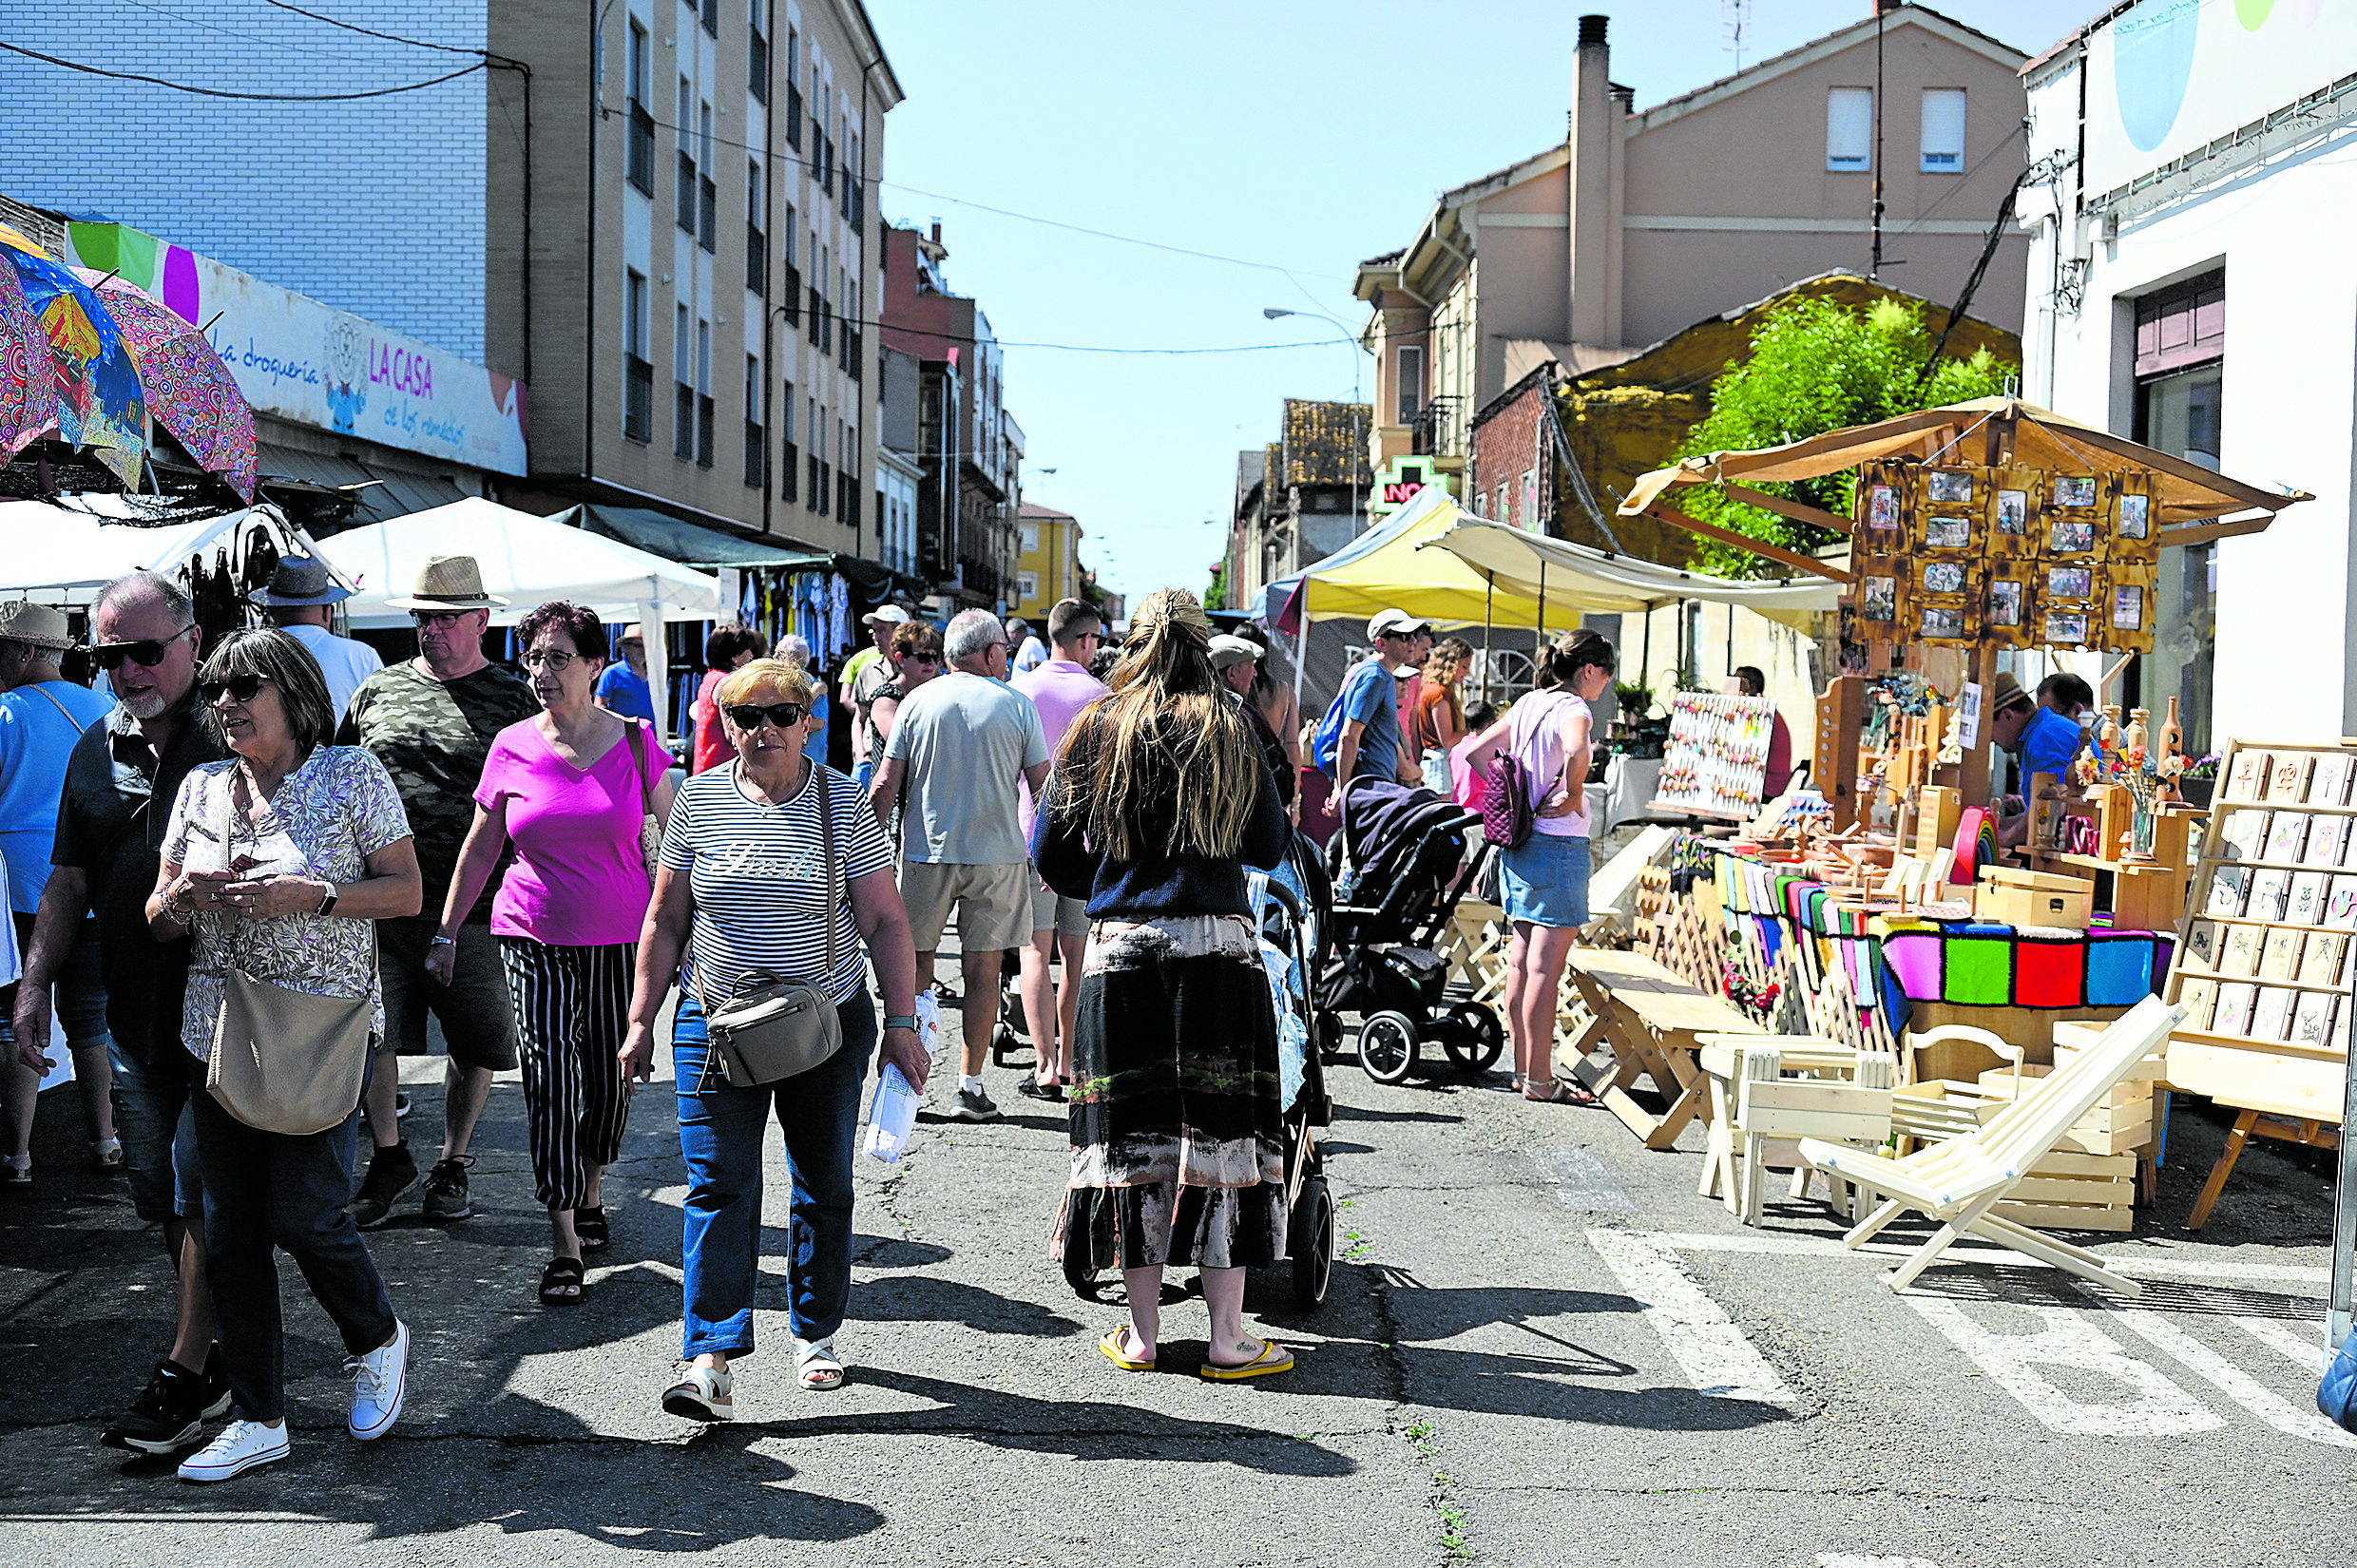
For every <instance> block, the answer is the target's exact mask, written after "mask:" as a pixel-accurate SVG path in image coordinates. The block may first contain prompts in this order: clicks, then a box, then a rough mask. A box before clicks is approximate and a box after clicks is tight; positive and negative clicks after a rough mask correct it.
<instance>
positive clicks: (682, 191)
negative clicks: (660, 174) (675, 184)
mask: <svg viewBox="0 0 2357 1568" xmlns="http://www.w3.org/2000/svg"><path fill="white" fill-rule="evenodd" d="M676 207H677V210H676V212H675V213H674V217H676V218H677V220H679V225H680V228H682V229H685V230H686V231H687V232H688V233H689V234H694V233H695V232H696V160H694V159H693V158H690V157H689V156H688V155H687V154H686V153H685V152H684V151H682V152H681V153H680V169H679V196H678V200H677V203H676Z"/></svg>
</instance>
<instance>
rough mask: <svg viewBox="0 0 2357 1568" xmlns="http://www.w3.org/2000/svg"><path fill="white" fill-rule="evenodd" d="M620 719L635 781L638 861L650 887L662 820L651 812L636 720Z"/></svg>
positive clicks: (659, 861) (651, 788) (659, 851)
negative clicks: (637, 811) (637, 793)
mask: <svg viewBox="0 0 2357 1568" xmlns="http://www.w3.org/2000/svg"><path fill="white" fill-rule="evenodd" d="M623 723H624V724H626V725H628V726H629V727H630V728H629V735H630V771H631V772H632V773H633V774H636V775H637V776H638V780H639V812H640V816H639V860H640V862H641V863H642V864H643V865H644V866H645V868H646V885H647V886H648V887H650V888H651V887H653V886H654V885H655V872H656V870H657V869H658V868H659V867H661V865H662V823H661V820H659V819H658V818H657V817H656V815H655V787H654V786H653V785H652V784H649V783H648V782H647V781H646V750H645V744H646V743H645V740H644V739H643V738H642V736H641V734H640V727H639V721H638V720H637V719H635V718H625V719H623Z"/></svg>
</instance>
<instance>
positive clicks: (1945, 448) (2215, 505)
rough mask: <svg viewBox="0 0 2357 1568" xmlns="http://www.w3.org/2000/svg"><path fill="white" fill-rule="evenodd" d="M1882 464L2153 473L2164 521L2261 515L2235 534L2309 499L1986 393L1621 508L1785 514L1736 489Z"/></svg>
mask: <svg viewBox="0 0 2357 1568" xmlns="http://www.w3.org/2000/svg"><path fill="white" fill-rule="evenodd" d="M1884 458H1891V459H1910V458H1911V459H1913V460H1915V461H1918V462H1923V463H1933V462H1936V461H1939V460H1941V459H1943V458H1945V460H1947V461H1949V462H1953V463H1959V464H1983V463H1985V464H1989V465H1998V464H2002V465H2004V466H2009V467H2016V468H2044V469H2047V470H2049V471H2052V472H2056V473H2067V474H2118V473H2124V472H2137V473H2150V474H2151V475H2152V495H2153V501H2154V505H2155V507H2156V510H2157V511H2158V512H2159V514H2160V516H2159V521H2160V522H2161V523H2162V525H2164V526H2166V525H2168V524H2172V523H2177V524H2185V523H2197V522H2201V521H2204V520H2207V519H2211V518H2218V517H2225V516H2228V515H2229V514H2232V513H2239V512H2247V511H2260V512H2264V513H2266V514H2267V516H2266V517H2265V518H2263V519H2258V520H2254V521H2252V522H2250V523H2246V524H2243V525H2240V526H2233V527H2232V529H2231V531H2232V532H2237V533H2240V532H2254V531H2256V530H2257V529H2258V528H2263V527H2265V526H2266V525H2267V523H2268V522H2271V521H2272V520H2273V517H2274V514H2275V513H2277V512H2279V511H2281V510H2282V509H2283V508H2284V507H2289V506H2291V505H2292V504H2294V503H2295V502H2301V501H2312V500H2314V499H2315V497H2313V496H2311V495H2309V493H2308V492H2307V491H2305V490H2271V489H2262V488H2259V487H2257V486H2255V485H2246V484H2244V483H2243V482H2241V481H2240V480H2236V479H2229V478H2227V477H2226V476H2225V475H2224V474H2220V473H2213V472H2212V471H2211V470H2210V469H2208V468H2203V467H2201V466H2200V465H2199V464H2197V463H2191V462H2188V461H2186V460H2185V459H2184V458H2181V457H2173V456H2171V455H2170V454H2169V453H2167V452H2164V451H2159V450H2156V449H2154V448H2151V447H2146V446H2142V445H2139V444H2138V443H2137V442H2134V441H2130V440H2128V439H2126V438H2125V437H2124V436H2117V435H2113V434H2111V433H2110V432H2109V431H2107V430H2095V429H2092V428H2090V427H2088V426H2085V425H2081V424H2079V423H2078V422H2077V421H2076V420H2071V419H2065V418H2063V417H2062V416H2061V415H2060V414H2058V413H2052V412H2049V411H2046V410H2044V409H2041V408H2034V407H2032V406H2031V405H2030V404H2027V403H2024V402H2022V401H2021V400H2020V399H2018V398H2011V397H1983V398H1976V399H1974V400H1973V401H1971V402H1967V403H1954V404H1950V405H1948V406H1947V407H1945V408H1939V409H1926V410H1925V411H1923V412H1921V413H1910V414H1902V415H1900V416H1899V417H1898V418H1896V419H1885V420H1882V421H1880V422H1879V423H1877V424H1872V425H1853V426H1851V427H1850V428H1849V429H1848V430H1830V431H1828V432H1827V433H1825V434H1823V435H1813V436H1811V437H1810V438H1809V439H1808V440H1806V441H1794V442H1792V443H1790V444H1788V445H1786V446H1781V447H1763V448H1761V449H1758V450H1755V451H1743V452H1713V453H1711V454H1710V455H1708V456H1704V457H1690V458H1687V459H1686V460H1685V461H1684V462H1682V463H1679V464H1677V465H1675V466H1673V467H1671V468H1656V469H1654V470H1653V471H1652V472H1651V473H1648V474H1644V475H1642V476H1640V477H1639V478H1638V481H1637V483H1636V484H1635V485H1634V486H1632V487H1631V488H1630V490H1629V494H1628V498H1627V499H1626V500H1624V501H1622V502H1621V503H1620V507H1619V509H1620V511H1621V512H1622V513H1623V514H1625V515H1628V516H1636V515H1637V514H1638V513H1640V512H1643V511H1645V510H1647V509H1648V508H1649V507H1652V506H1653V505H1654V503H1655V502H1657V501H1658V500H1660V499H1662V497H1663V495H1664V493H1665V492H1667V491H1668V490H1670V489H1671V488H1673V487H1675V486H1679V485H1725V486H1728V487H1731V489H1730V493H1731V494H1734V495H1735V496H1736V497H1737V499H1740V500H1744V501H1752V502H1756V503H1758V504H1761V505H1766V506H1768V507H1769V509H1770V510H1772V511H1774V510H1785V509H1786V507H1789V506H1790V505H1791V504H1790V503H1786V504H1785V505H1784V506H1777V505H1772V504H1771V503H1773V502H1776V501H1778V500H1780V499H1781V498H1778V497H1769V498H1768V499H1767V500H1766V501H1762V500H1761V498H1760V497H1758V496H1756V495H1753V494H1747V493H1745V492H1744V491H1743V489H1742V487H1744V486H1747V485H1758V484H1768V483H1778V482H1784V481H1791V480H1796V479H1814V478H1817V477H1819V476H1820V475H1823V474H1829V473H1839V472H1841V471H1843V470H1844V469H1846V468H1856V467H1857V466H1858V465H1859V464H1861V463H1868V462H1873V461H1875V460H1877V459H1884ZM1819 520H1825V519H1823V518H1820V519H1819ZM1830 521H1831V522H1833V523H1838V524H1839V525H1840V526H1842V527H1844V528H1845V529H1846V528H1847V527H1848V526H1849V521H1848V520H1847V519H1831V520H1830ZM2227 531H2230V530H2228V529H2224V528H2222V529H2219V530H2217V531H2215V532H2213V531H2212V530H2210V529H2204V530H2202V534H2201V538H2204V539H2207V538H2215V537H2223V535H2224V534H2225V533H2226V532H2227ZM2198 542H2199V540H2197V539H2194V538H2191V537H2185V536H2183V535H2180V536H2178V537H2175V538H2172V537H2169V536H2168V535H2165V534H2164V535H2163V536H2162V538H2161V543H2162V544H2164V545H2174V544H2194V543H2198Z"/></svg>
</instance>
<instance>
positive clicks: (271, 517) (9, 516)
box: [0, 496, 350, 608]
mask: <svg viewBox="0 0 2357 1568" xmlns="http://www.w3.org/2000/svg"><path fill="white" fill-rule="evenodd" d="M77 499H78V500H83V501H86V502H87V503H89V504H90V505H91V507H92V508H93V509H91V510H80V509H69V508H67V507H57V506H51V505H50V504H49V503H48V502H45V501H7V502H0V540H6V541H7V547H6V548H5V549H0V598H6V599H30V600H34V601H36V602H40V603H43V604H53V605H56V606H58V607H59V608H69V607H76V606H87V605H88V604H89V603H90V602H92V601H93V600H95V599H96V598H97V597H98V591H99V590H100V589H101V588H103V587H105V585H106V584H107V583H111V582H113V581H114V580H115V579H116V578H118V577H121V576H123V575H125V573H127V572H134V571H160V572H164V573H167V574H168V573H170V572H174V571H177V570H178V569H179V568H180V566H181V565H182V563H184V562H186V561H187V560H188V559H189V558H190V557H191V556H195V555H198V554H201V553H203V552H206V551H210V550H215V549H227V550H228V551H229V553H230V555H231V556H232V557H241V555H242V552H241V550H240V548H239V547H238V546H239V544H240V541H241V539H242V537H243V535H244V532H245V530H247V529H248V528H251V527H254V526H262V527H264V528H266V529H267V530H268V531H269V533H270V536H271V543H272V545H274V546H275V547H277V548H278V550H279V551H280V553H282V554H283V553H286V552H288V551H289V550H290V549H291V550H292V551H293V552H294V553H297V554H300V553H303V552H305V551H316V550H317V548H318V546H317V545H315V544H314V543H313V542H312V540H311V536H310V535H308V534H306V533H305V532H303V530H302V529H300V528H298V527H297V526H294V525H293V524H291V523H289V522H287V520H286V519H285V518H284V517H282V516H280V515H279V513H278V508H277V507H269V506H262V507H240V508H239V509H238V510H236V511H230V512H223V513H222V514H220V516H219V517H206V518H199V519H197V520H196V521H194V522H188V523H171V524H166V525H164V526H161V527H158V526H152V525H142V524H136V523H133V522H131V521H128V520H127V518H128V515H129V514H127V513H125V512H123V511H122V508H121V507H119V506H117V507H106V506H105V503H106V502H107V501H108V500H109V499H110V498H109V497H106V496H89V497H86V498H77ZM106 512H115V513H118V514H119V515H114V516H109V515H105V513H106ZM345 582H346V583H347V585H349V582H350V580H349V579H345Z"/></svg>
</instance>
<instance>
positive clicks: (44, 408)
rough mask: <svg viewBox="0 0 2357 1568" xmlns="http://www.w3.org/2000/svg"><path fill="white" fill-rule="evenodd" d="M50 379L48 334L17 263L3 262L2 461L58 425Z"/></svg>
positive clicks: (0, 354)
mask: <svg viewBox="0 0 2357 1568" xmlns="http://www.w3.org/2000/svg"><path fill="white" fill-rule="evenodd" d="M0 227H5V225H0ZM52 380H53V376H52V373H51V372H50V370H49V336H48V334H47V333H45V332H43V331H42V330H41V317H40V316H39V315H38V314H37V313H36V312H35V311H34V310H33V308H32V301H31V300H29V299H27V298H26V297H25V290H24V286H23V285H22V284H20V283H18V282H17V280H16V269H15V268H14V267H11V266H9V265H8V264H7V263H5V262H0V463H5V462H7V461H8V460H9V459H10V458H12V457H14V456H15V455H16V454H17V453H18V452H21V451H23V450H24V449H26V448H27V447H29V446H30V445H31V444H32V443H33V441H34V440H35V439H36V438H37V437H39V436H41V435H42V434H44V433H46V432H47V431H49V430H55V429H56V428H57V390H56V388H55V387H54V386H53V385H52V384H51V383H52Z"/></svg>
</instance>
